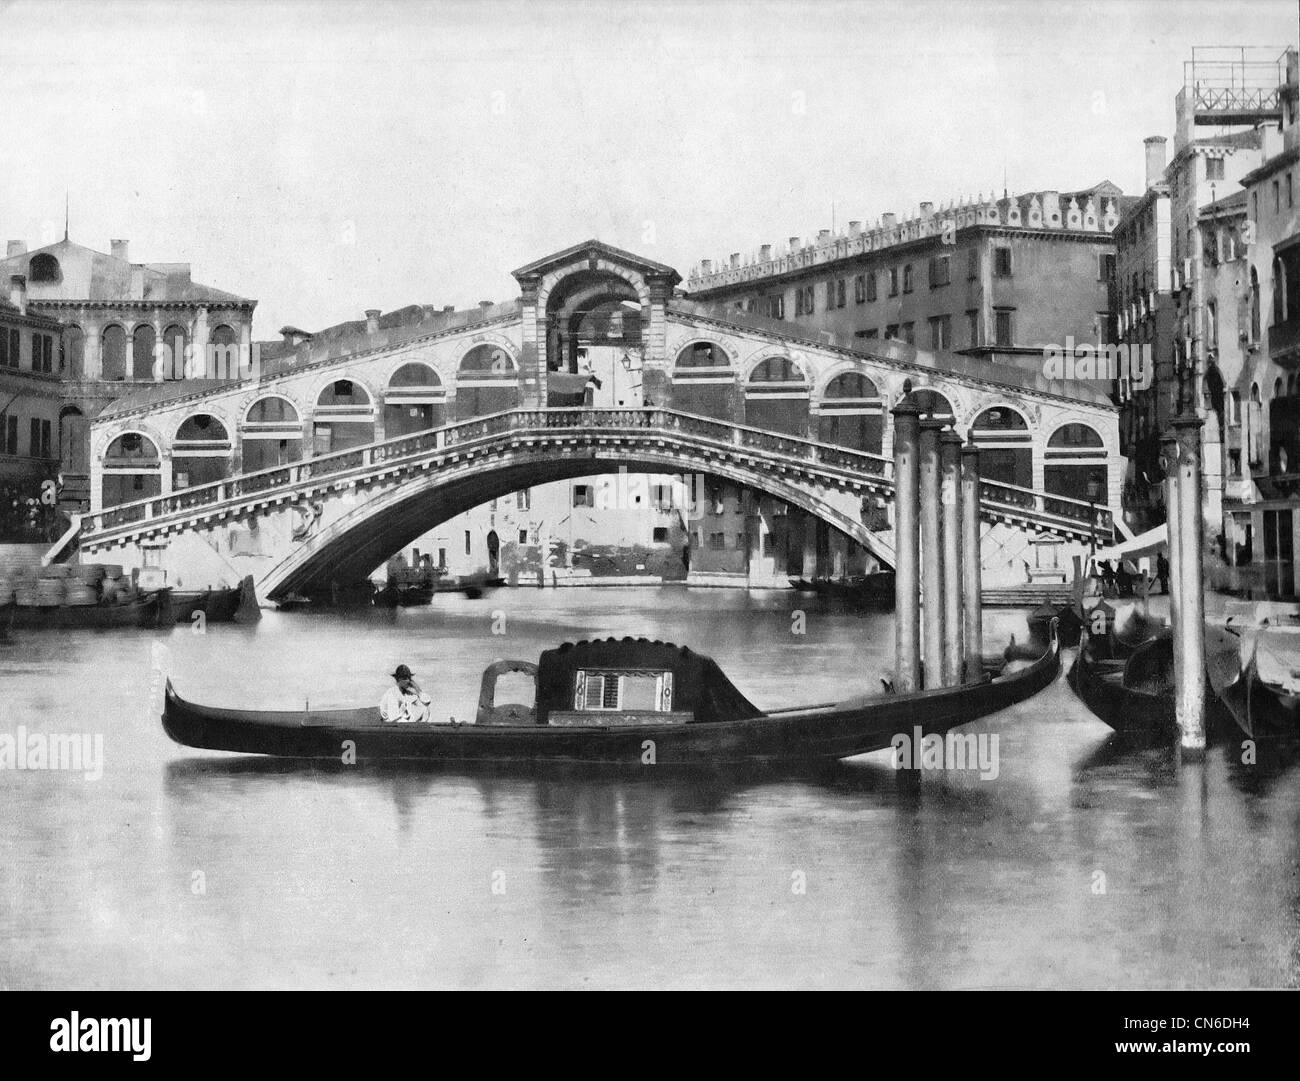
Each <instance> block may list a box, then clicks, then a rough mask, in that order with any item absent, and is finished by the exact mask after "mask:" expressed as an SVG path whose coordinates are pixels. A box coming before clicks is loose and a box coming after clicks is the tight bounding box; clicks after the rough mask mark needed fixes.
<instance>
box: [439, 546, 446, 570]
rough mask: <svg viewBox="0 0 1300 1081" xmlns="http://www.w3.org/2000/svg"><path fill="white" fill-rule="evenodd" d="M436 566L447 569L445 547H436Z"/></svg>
mask: <svg viewBox="0 0 1300 1081" xmlns="http://www.w3.org/2000/svg"><path fill="white" fill-rule="evenodd" d="M438 566H439V567H441V568H442V569H443V570H446V569H447V549H446V548H439V549H438Z"/></svg>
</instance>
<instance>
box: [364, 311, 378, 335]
mask: <svg viewBox="0 0 1300 1081" xmlns="http://www.w3.org/2000/svg"><path fill="white" fill-rule="evenodd" d="M379 315H380V311H379V309H378V308H367V309H366V333H367V334H378V333H379Z"/></svg>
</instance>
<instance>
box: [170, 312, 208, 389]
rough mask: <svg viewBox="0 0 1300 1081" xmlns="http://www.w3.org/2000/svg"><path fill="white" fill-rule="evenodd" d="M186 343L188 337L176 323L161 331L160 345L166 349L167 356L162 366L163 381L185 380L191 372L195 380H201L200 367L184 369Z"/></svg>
mask: <svg viewBox="0 0 1300 1081" xmlns="http://www.w3.org/2000/svg"><path fill="white" fill-rule="evenodd" d="M187 341H188V335H187V334H186V333H185V328H184V327H183V326H180V325H179V324H178V323H172V324H171V326H169V327H168V328H167V329H166V330H164V331H163V340H162V343H163V345H165V346H166V347H167V355H166V357H165V363H164V364H163V378H164V379H185V378H187V377H188V376H189V375H190V374H191V372H192V374H193V375H194V377H195V378H202V377H203V375H204V372H203V370H202V366H201V365H198V366H196V365H191V370H189V371H187V370H186V367H185V361H186V357H185V346H186V343H187Z"/></svg>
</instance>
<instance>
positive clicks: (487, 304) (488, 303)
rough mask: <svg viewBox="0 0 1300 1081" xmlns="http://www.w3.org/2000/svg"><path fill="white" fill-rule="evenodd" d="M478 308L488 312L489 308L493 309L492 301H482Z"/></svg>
mask: <svg viewBox="0 0 1300 1081" xmlns="http://www.w3.org/2000/svg"><path fill="white" fill-rule="evenodd" d="M478 306H479V307H480V308H482V309H483V310H484V311H487V309H488V308H490V307H492V301H490V300H480V301H479V302H478Z"/></svg>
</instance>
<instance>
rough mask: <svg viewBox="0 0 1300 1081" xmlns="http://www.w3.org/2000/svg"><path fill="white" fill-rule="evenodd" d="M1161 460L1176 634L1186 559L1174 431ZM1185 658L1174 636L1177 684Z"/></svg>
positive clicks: (1162, 444) (1169, 586)
mask: <svg viewBox="0 0 1300 1081" xmlns="http://www.w3.org/2000/svg"><path fill="white" fill-rule="evenodd" d="M1160 460H1161V462H1162V463H1163V464H1164V469H1165V537H1166V540H1167V542H1168V544H1169V581H1168V582H1167V583H1165V588H1166V590H1167V591H1168V595H1169V623H1170V626H1171V628H1172V629H1173V631H1174V634H1175V636H1176V635H1177V633H1178V631H1177V628H1178V627H1179V626H1180V625H1181V622H1182V621H1181V619H1180V613H1179V605H1178V598H1179V597H1181V596H1182V593H1183V560H1182V551H1181V550H1180V548H1179V546H1178V538H1179V536H1181V532H1182V531H1181V530H1180V529H1179V527H1178V513H1179V499H1178V440H1177V439H1176V438H1175V436H1174V433H1173V430H1172V429H1170V430H1169V431H1167V432H1165V434H1164V435H1163V436H1161V438H1160ZM1182 671H1183V658H1182V653H1181V651H1180V650H1179V648H1178V639H1177V637H1175V639H1174V686H1175V687H1181V686H1182V685H1183V678H1182Z"/></svg>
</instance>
